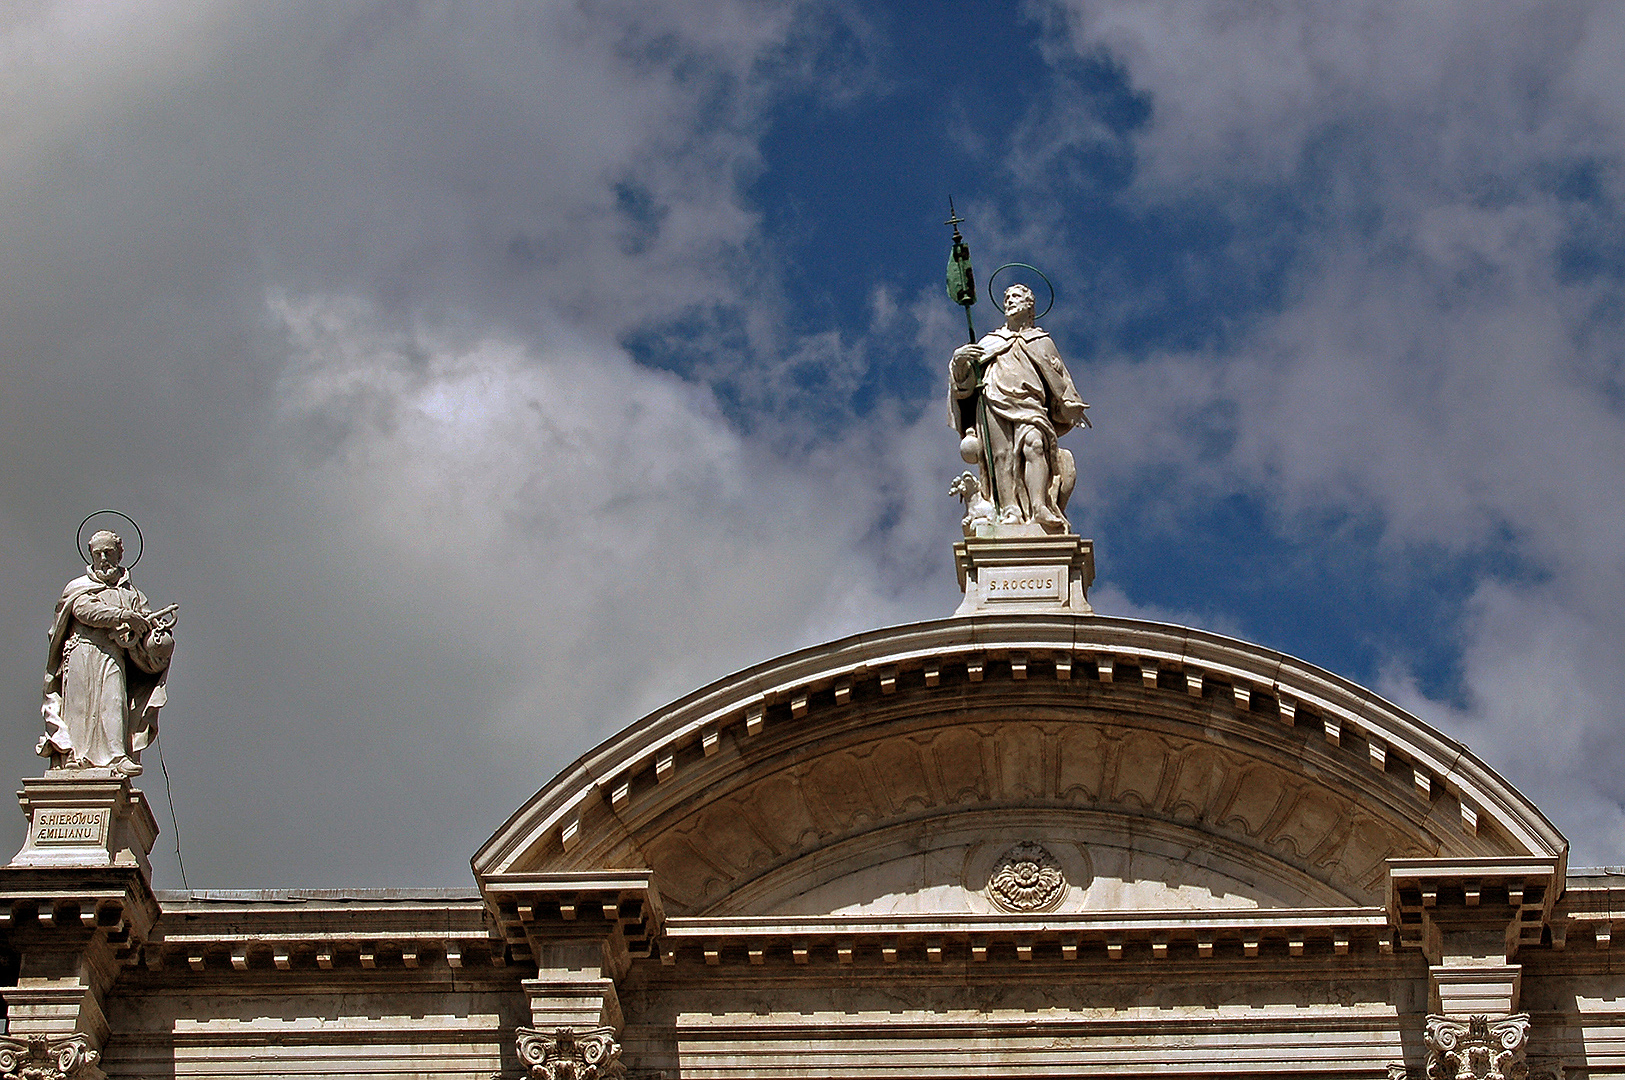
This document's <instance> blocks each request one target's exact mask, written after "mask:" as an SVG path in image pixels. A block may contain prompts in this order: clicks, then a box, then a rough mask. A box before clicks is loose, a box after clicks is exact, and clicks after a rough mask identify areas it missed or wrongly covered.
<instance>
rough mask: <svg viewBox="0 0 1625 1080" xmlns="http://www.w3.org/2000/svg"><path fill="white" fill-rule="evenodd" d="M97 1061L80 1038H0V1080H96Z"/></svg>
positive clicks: (88, 1042) (99, 1074)
mask: <svg viewBox="0 0 1625 1080" xmlns="http://www.w3.org/2000/svg"><path fill="white" fill-rule="evenodd" d="M100 1059H101V1054H100V1052H98V1051H97V1050H96V1049H95V1048H93V1047H92V1046H91V1045H90V1040H89V1039H87V1038H86V1037H85V1036H83V1035H68V1036H65V1037H63V1038H60V1039H52V1038H48V1037H46V1036H44V1035H30V1036H29V1037H28V1038H27V1039H26V1040H24V1039H11V1038H4V1037H0V1080H97V1078H98V1077H100V1076H101V1075H102V1071H101V1069H99V1068H97V1067H96V1062H97V1061H99V1060H100Z"/></svg>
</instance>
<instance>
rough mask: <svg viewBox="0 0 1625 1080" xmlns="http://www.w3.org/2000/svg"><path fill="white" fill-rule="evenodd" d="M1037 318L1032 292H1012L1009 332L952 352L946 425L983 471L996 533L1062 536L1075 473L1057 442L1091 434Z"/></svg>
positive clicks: (1015, 288) (1007, 307)
mask: <svg viewBox="0 0 1625 1080" xmlns="http://www.w3.org/2000/svg"><path fill="white" fill-rule="evenodd" d="M1033 310H1034V304H1033V292H1032V290H1031V289H1029V288H1027V286H1025V285H1012V286H1010V288H1008V289H1006V290H1005V291H1004V318H1005V323H1004V326H1002V327H1000V328H999V329H997V330H995V331H993V332H992V333H991V334H988V335H987V336H986V337H984V338H982V340H981V341H978V342H977V343H975V344H974V345H963V346H961V347H960V348H959V349H958V350H956V351H955V352H954V355H953V359H952V360H951V361H950V362H949V365H948V379H949V399H948V412H949V423H951V424H952V425H953V427H954V430H955V431H957V432H959V434H960V436H961V438H962V441H961V443H960V454H961V456H963V457H964V459H965V460H966V461H967V462H969V463H978V462H979V463H980V464H981V474H982V475H981V477H980V478H979V487H980V491H981V494H982V495H983V496H990V497H991V502H992V504H993V506H994V507H995V508H996V512H997V522H996V528H995V529H994V531H997V532H1003V531H1009V532H1012V533H1017V534H1019V533H1024V532H1029V531H1030V532H1044V533H1065V532H1068V531H1070V529H1071V526H1070V525H1069V524H1068V523H1067V520H1066V502H1067V499H1068V498H1070V497H1071V495H1072V488H1073V486H1074V485H1075V484H1076V482H1077V466H1076V465H1075V464H1074V462H1073V459H1072V454H1071V452H1070V451H1068V450H1065V449H1063V448H1062V447H1061V446H1060V444H1059V443H1058V442H1057V439H1058V438H1059V437H1060V436H1061V435H1064V434H1066V433H1067V432H1068V431H1070V430H1072V428H1073V427H1074V426H1076V425H1078V424H1080V423H1081V424H1083V425H1084V426H1085V427H1087V426H1089V419H1088V417H1087V416H1086V415H1085V414H1084V410H1085V409H1087V408H1088V407H1089V406H1088V405H1087V404H1086V403H1085V402H1084V401H1083V400H1082V399H1081V398H1079V397H1078V391H1077V389H1076V388H1075V387H1074V386H1073V385H1072V376H1071V375H1069V374H1068V373H1067V370H1066V365H1065V364H1064V363H1062V362H1061V356H1060V354H1059V353H1058V352H1056V350H1055V343H1054V342H1053V341H1052V340H1051V339H1050V336H1049V335H1048V334H1046V333H1044V331H1042V330H1040V329H1039V328H1038V327H1036V326H1034V325H1033ZM971 520H972V518H971V515H970V514H969V513H968V512H967V517H966V521H967V522H970V521H971ZM1022 526H1028V528H1022ZM966 527H967V531H968V530H969V529H970V526H969V525H967V526H966Z"/></svg>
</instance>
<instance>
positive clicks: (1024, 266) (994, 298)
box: [987, 263, 1055, 322]
mask: <svg viewBox="0 0 1625 1080" xmlns="http://www.w3.org/2000/svg"><path fill="white" fill-rule="evenodd" d="M1010 269H1021V270H1031V271H1032V272H1033V273H1035V274H1037V275H1038V276H1039V277H1041V278H1044V285H1045V286H1046V287H1047V288H1048V289H1049V303H1048V304H1047V305H1045V307H1044V310H1043V311H1040V312H1039V313H1038V314H1036V315H1034V316H1033V320H1034V321H1035V322H1036V321H1037V320H1039V319H1042V318H1043V317H1044V316H1045V315H1048V314H1049V309H1050V308H1052V307H1054V306H1055V286H1054V285H1051V284H1050V280H1049V278H1047V277H1044V271H1042V270H1040V269H1039V268H1038V267H1036V266H1032V265H1030V264H1028V263H1005V264H1004V265H1003V266H1001V267H999V268H998V269H997V270H995V271H993V274H992V276H991V277H989V278H988V279H987V299H988V302H989V303H991V304H992V305H993V306H994V307H995V308H998V309H999V310H1001V311H1002V310H1004V305H1003V304H1001V303H999V298H998V295H997V294H996V293H994V291H993V283H994V282H995V281H997V280H998V277H999V275H1000V274H1002V273H1004V272H1005V271H1006V270H1010Z"/></svg>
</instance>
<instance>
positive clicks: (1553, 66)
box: [1068, 2, 1625, 863]
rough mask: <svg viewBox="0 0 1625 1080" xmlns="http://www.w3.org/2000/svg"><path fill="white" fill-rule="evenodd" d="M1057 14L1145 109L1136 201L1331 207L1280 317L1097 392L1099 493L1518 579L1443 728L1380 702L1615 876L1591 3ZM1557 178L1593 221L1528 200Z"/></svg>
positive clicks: (1619, 518)
mask: <svg viewBox="0 0 1625 1080" xmlns="http://www.w3.org/2000/svg"><path fill="white" fill-rule="evenodd" d="M1069 11H1070V17H1069V20H1068V29H1069V31H1070V34H1071V37H1070V40H1071V43H1072V45H1073V47H1074V48H1076V49H1079V50H1081V51H1084V52H1086V53H1087V52H1090V51H1092V50H1097V49H1104V50H1106V51H1108V52H1109V54H1110V55H1111V56H1112V57H1114V58H1115V59H1116V60H1117V61H1118V62H1119V63H1121V64H1123V65H1124V67H1125V69H1126V71H1127V74H1128V76H1129V78H1130V80H1131V82H1132V83H1133V85H1134V86H1135V87H1136V88H1138V89H1139V90H1140V91H1141V92H1143V93H1146V94H1149V95H1150V97H1151V109H1152V121H1151V123H1150V125H1149V126H1148V127H1147V129H1146V130H1144V131H1143V132H1142V133H1141V134H1139V135H1138V136H1137V137H1136V140H1135V147H1136V150H1137V152H1138V153H1139V154H1140V155H1141V158H1142V165H1143V169H1142V172H1141V175H1140V182H1139V184H1138V185H1137V186H1136V188H1135V189H1134V191H1133V193H1132V196H1131V197H1132V198H1134V199H1137V200H1141V203H1142V205H1145V206H1150V207H1155V206H1159V205H1166V204H1168V203H1170V202H1181V201H1183V202H1182V205H1186V206H1189V205H1192V204H1193V202H1204V201H1205V202H1208V203H1210V204H1211V205H1212V206H1213V207H1214V208H1215V209H1216V210H1217V211H1218V212H1224V210H1225V208H1226V207H1234V206H1242V205H1245V204H1246V202H1247V200H1248V199H1250V198H1252V197H1253V195H1252V193H1253V192H1255V191H1257V190H1258V188H1259V186H1260V185H1274V186H1275V188H1276V190H1278V191H1284V192H1286V193H1287V194H1288V195H1290V196H1291V197H1295V198H1301V199H1305V200H1317V201H1318V203H1317V204H1318V205H1321V206H1323V207H1327V208H1329V211H1328V212H1327V213H1325V214H1324V216H1323V218H1321V219H1319V223H1317V224H1315V225H1312V226H1310V228H1311V230H1312V231H1311V232H1310V233H1309V234H1308V235H1306V236H1305V237H1303V238H1302V243H1303V250H1302V253H1301V255H1300V258H1299V260H1298V262H1297V264H1296V266H1295V268H1294V272H1293V278H1292V283H1291V286H1290V288H1289V289H1288V290H1287V292H1286V298H1285V301H1284V305H1283V308H1282V310H1281V311H1279V312H1278V313H1275V314H1270V315H1266V316H1265V317H1264V318H1263V319H1262V320H1261V321H1260V322H1259V323H1258V324H1257V326H1256V328H1255V329H1254V330H1253V331H1252V332H1250V333H1248V334H1246V335H1244V338H1243V340H1242V341H1241V342H1240V343H1238V344H1237V345H1235V346H1234V347H1232V348H1229V349H1227V350H1225V351H1224V352H1222V353H1219V354H1216V355H1195V356H1158V357H1153V358H1150V359H1149V360H1146V361H1140V362H1119V363H1116V364H1111V365H1107V366H1105V367H1104V368H1100V369H1097V372H1096V375H1097V378H1099V379H1100V380H1101V381H1102V382H1103V384H1104V385H1102V386H1101V387H1100V389H1098V390H1097V391H1095V393H1096V395H1097V400H1099V401H1100V402H1101V403H1102V407H1101V408H1100V409H1099V410H1098V411H1099V413H1100V414H1101V416H1102V417H1104V418H1109V419H1108V422H1107V423H1104V424H1102V425H1101V427H1100V428H1099V429H1097V431H1098V437H1099V438H1100V439H1101V440H1102V443H1103V446H1102V449H1101V452H1100V455H1099V456H1100V458H1101V459H1102V460H1104V461H1105V462H1107V463H1108V464H1107V466H1106V467H1107V468H1108V469H1114V470H1116V475H1117V476H1119V477H1121V476H1123V475H1125V474H1133V473H1134V471H1135V470H1139V469H1145V468H1148V467H1153V466H1157V467H1164V468H1166V467H1168V466H1175V467H1176V469H1175V471H1174V472H1172V473H1170V475H1176V476H1183V485H1184V486H1183V489H1182V490H1175V491H1172V492H1170V493H1169V500H1170V503H1171V505H1172V506H1173V507H1175V509H1171V510H1170V514H1177V513H1178V510H1177V507H1178V506H1179V505H1180V504H1181V503H1182V502H1189V501H1190V500H1202V499H1208V498H1212V497H1216V496H1218V497H1222V496H1224V495H1225V494H1227V493H1230V492H1237V491H1243V492H1249V493H1262V494H1263V495H1264V496H1265V497H1266V498H1267V499H1268V500H1269V502H1270V504H1271V505H1273V506H1275V507H1276V508H1278V510H1279V511H1280V512H1281V513H1282V515H1283V518H1282V521H1281V527H1282V528H1285V529H1295V528H1305V527H1312V523H1313V522H1314V521H1315V520H1317V517H1316V515H1319V514H1324V513H1327V512H1331V513H1338V512H1345V513H1356V514H1371V513H1375V514H1377V515H1379V517H1380V520H1381V521H1382V522H1383V524H1384V527H1385V535H1384V538H1383V541H1382V542H1383V544H1384V547H1385V549H1386V552H1387V557H1388V558H1389V559H1393V560H1403V559H1405V558H1406V557H1408V555H1410V554H1411V553H1414V552H1417V551H1444V552H1449V553H1453V554H1457V555H1466V556H1474V555H1482V554H1485V553H1499V554H1502V555H1504V556H1507V557H1509V558H1510V559H1512V560H1514V561H1516V562H1517V563H1518V564H1519V565H1520V566H1521V567H1522V568H1523V574H1532V575H1533V576H1534V580H1533V581H1527V580H1524V577H1523V574H1520V575H1519V576H1514V577H1506V576H1504V575H1503V576H1501V577H1497V576H1496V575H1495V574H1494V573H1492V572H1489V571H1485V572H1484V576H1483V577H1482V579H1481V580H1480V581H1479V583H1478V587H1477V591H1476V594H1475V596H1474V598H1473V600H1472V603H1471V606H1470V608H1469V612H1468V613H1469V616H1470V617H1469V619H1468V621H1467V624H1466V625H1467V631H1466V633H1467V637H1466V639H1465V640H1464V641H1463V642H1461V645H1460V648H1461V652H1460V656H1461V662H1462V668H1463V672H1464V677H1465V682H1466V694H1467V699H1468V700H1467V704H1466V707H1465V708H1452V707H1449V706H1446V705H1444V704H1442V703H1439V702H1433V701H1429V700H1428V699H1427V698H1426V697H1425V696H1423V695H1422V694H1421V693H1420V692H1419V691H1418V690H1417V689H1416V686H1415V683H1414V680H1413V679H1412V677H1411V675H1410V673H1409V671H1408V669H1407V668H1406V666H1405V663H1404V659H1403V658H1402V657H1399V658H1395V662H1394V665H1393V667H1392V669H1391V670H1390V672H1389V674H1388V676H1387V677H1386V679H1385V689H1386V690H1387V692H1389V693H1392V694H1394V695H1395V696H1397V697H1399V698H1400V699H1402V701H1404V702H1405V703H1407V704H1409V705H1410V706H1411V707H1413V708H1415V709H1416V710H1417V711H1418V712H1420V713H1422V714H1423V715H1424V716H1426V717H1428V718H1430V719H1433V720H1435V721H1436V722H1438V723H1440V724H1441V725H1442V726H1443V727H1445V728H1446V729H1447V730H1450V731H1452V732H1453V733H1455V734H1457V735H1459V736H1461V737H1463V738H1464V739H1465V740H1466V741H1467V742H1468V743H1469V744H1470V745H1472V746H1474V747H1475V748H1476V749H1478V750H1479V751H1481V752H1482V754H1483V755H1484V756H1485V757H1486V758H1487V759H1488V760H1489V761H1490V762H1491V763H1492V764H1494V765H1495V766H1497V767H1498V768H1500V769H1502V770H1503V771H1504V772H1505V773H1507V774H1508V775H1509V776H1510V777H1511V778H1512V779H1513V780H1514V781H1515V782H1518V783H1520V784H1522V785H1524V786H1525V788H1526V789H1527V791H1528V793H1529V794H1531V795H1532V796H1535V797H1536V798H1537V799H1538V800H1540V801H1541V802H1542V803H1543V804H1544V805H1545V807H1546V809H1547V810H1548V811H1549V812H1550V813H1551V814H1552V816H1553V817H1554V818H1556V820H1557V822H1558V824H1559V826H1560V827H1562V828H1565V829H1566V830H1567V831H1568V833H1569V835H1570V838H1571V839H1572V840H1573V841H1575V843H1576V847H1577V850H1576V861H1577V862H1582V863H1583V862H1587V861H1592V862H1597V861H1612V862H1618V861H1620V860H1621V858H1622V857H1625V832H1622V831H1621V829H1620V828H1619V825H1620V821H1621V816H1622V815H1621V811H1620V806H1621V798H1622V796H1625V790H1622V788H1621V785H1619V784H1618V783H1617V782H1616V781H1615V780H1614V778H1613V775H1612V774H1613V772H1614V771H1615V770H1614V769H1613V765H1612V763H1613V762H1614V761H1615V760H1617V753H1618V750H1619V749H1620V744H1621V739H1622V736H1625V711H1622V710H1621V707H1620V705H1619V702H1620V701H1621V700H1625V698H1622V697H1621V694H1620V691H1621V690H1622V689H1625V687H1622V686H1621V685H1620V678H1621V677H1620V674H1619V670H1618V664H1617V663H1616V662H1615V659H1616V658H1617V654H1618V648H1619V643H1620V642H1621V641H1622V640H1625V616H1622V615H1621V614H1620V613H1621V612H1622V611H1625V560H1622V559H1621V557H1620V556H1619V554H1618V550H1619V537H1620V536H1621V535H1625V491H1622V489H1621V487H1620V485H1619V483H1618V479H1617V476H1618V471H1619V468H1620V465H1621V463H1625V415H1622V410H1621V409H1620V406H1619V395H1618V390H1617V388H1618V386H1619V385H1620V378H1621V373H1622V371H1625V368H1622V361H1621V353H1620V351H1619V350H1618V349H1617V347H1615V346H1614V345H1613V344H1612V343H1611V340H1610V337H1611V335H1610V333H1609V327H1610V326H1611V325H1613V324H1610V323H1607V322H1606V321H1603V322H1599V318H1603V319H1606V315H1604V316H1599V314H1598V312H1599V310H1601V311H1604V312H1606V310H1607V305H1608V304H1615V305H1617V304H1618V303H1619V301H1620V299H1621V297H1620V288H1619V283H1618V281H1617V279H1610V278H1606V277H1603V278H1598V279H1595V280H1578V279H1575V278H1573V277H1566V276H1565V275H1564V274H1563V273H1562V271H1561V258H1562V255H1563V245H1565V244H1567V243H1571V242H1572V241H1573V237H1574V233H1575V227H1576V225H1577V223H1580V222H1584V221H1585V220H1586V219H1587V218H1586V216H1587V215H1595V214H1602V215H1604V218H1605V220H1606V221H1608V222H1611V223H1613V225H1614V227H1616V228H1617V223H1618V216H1619V209H1618V205H1617V203H1609V202H1607V199H1608V197H1609V195H1608V193H1609V192H1613V193H1617V192H1619V191H1621V190H1622V188H1621V186H1620V171H1619V164H1620V162H1621V160H1622V159H1625V132H1622V128H1621V124H1620V121H1621V116H1622V114H1621V111H1620V108H1619V105H1618V97H1617V95H1615V96H1612V97H1611V96H1610V94H1609V93H1608V92H1607V91H1606V90H1605V89H1604V87H1612V86H1613V85H1615V84H1617V82H1618V80H1619V78H1620V72H1621V65H1620V64H1619V62H1618V57H1619V56H1620V55H1621V53H1620V52H1619V51H1617V49H1615V50H1614V51H1612V52H1607V51H1606V50H1607V49H1608V48H1609V47H1610V46H1609V44H1608V43H1610V42H1614V43H1617V42H1618V40H1619V34H1620V32H1621V19H1620V16H1619V9H1618V8H1617V7H1610V6H1607V5H1598V6H1586V5H1569V6H1566V7H1563V8H1560V9H1553V8H1550V7H1544V6H1543V7H1525V6H1501V7H1485V6H1483V5H1476V4H1463V5H1451V4H1419V5H1393V4H1338V5H1303V6H1284V7H1283V6H1276V5H1271V6H1261V5H1237V4H1230V3H1218V2H1215V3H1210V4H1178V5H1163V4H1152V3H1134V4H1128V3H1125V4H1093V3H1091V4H1078V5H1074V6H1073V7H1072V8H1071V9H1069ZM1605 57H1606V58H1605ZM1317 154H1319V155H1322V156H1321V158H1320V159H1319V162H1318V165H1317V169H1318V170H1319V171H1316V169H1310V168H1307V164H1308V163H1309V162H1310V161H1312V160H1314V159H1315V155H1317ZM1582 164H1584V165H1585V167H1587V168H1591V169H1593V170H1595V171H1596V172H1597V175H1598V176H1599V177H1600V179H1601V181H1602V192H1603V194H1602V198H1603V202H1602V203H1601V204H1600V208H1598V207H1597V206H1592V207H1584V206H1577V205H1575V204H1574V203H1572V202H1571V201H1565V200H1564V199H1563V198H1561V197H1560V196H1559V195H1558V194H1556V193H1555V191H1554V186H1555V181H1554V177H1561V176H1562V175H1564V174H1565V172H1567V171H1570V170H1573V169H1575V168H1577V167H1579V166H1580V165H1582ZM1328 178H1329V179H1328ZM1356 185H1358V187H1356ZM1373 211H1375V212H1374V213H1373ZM1362 212H1364V213H1365V216H1363V217H1362V216H1361V215H1362ZM1604 302H1605V303H1604ZM1198 417H1205V418H1207V420H1208V422H1207V423H1198V422H1192V423H1189V424H1181V423H1180V422H1179V418H1198ZM1215 428H1216V429H1217V430H1218V431H1219V432H1220V433H1221V434H1222V435H1223V436H1224V438H1222V439H1219V440H1217V441H1215V440H1213V439H1210V438H1207V436H1208V435H1210V434H1212V433H1213V431H1214V430H1215ZM1114 431H1115V432H1116V434H1114ZM1215 446H1218V447H1220V449H1217V450H1216V449H1215ZM1099 482H1100V483H1104V484H1110V483H1112V482H1114V481H1113V479H1112V477H1111V476H1107V477H1106V478H1104V479H1102V480H1100V481H1099ZM1350 602H1351V603H1361V602H1363V598H1360V597H1351V598H1350ZM1372 618H1373V619H1377V620H1380V619H1381V618H1382V613H1381V612H1380V611H1373V612H1372Z"/></svg>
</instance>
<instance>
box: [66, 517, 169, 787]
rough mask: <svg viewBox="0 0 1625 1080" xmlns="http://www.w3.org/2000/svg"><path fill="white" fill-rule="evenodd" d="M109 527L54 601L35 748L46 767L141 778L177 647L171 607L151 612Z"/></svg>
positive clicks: (92, 540) (121, 544) (96, 538)
mask: <svg viewBox="0 0 1625 1080" xmlns="http://www.w3.org/2000/svg"><path fill="white" fill-rule="evenodd" d="M123 560H124V542H123V541H122V540H120V539H119V537H118V535H117V534H116V533H111V532H106V531H103V532H98V533H96V534H95V535H94V536H92V537H91V538H90V565H89V566H87V567H85V576H84V577H80V578H74V579H73V580H72V581H70V582H68V586H67V588H65V589H64V590H63V591H62V599H61V600H58V601H57V605H56V619H55V620H54V621H53V622H52V624H51V651H50V654H49V656H48V658H47V659H46V663H45V705H44V708H43V709H42V710H41V712H42V713H43V714H44V717H45V734H44V735H43V736H42V737H41V738H40V741H39V745H38V746H36V747H35V748H34V749H35V752H36V753H38V754H40V755H42V756H45V757H49V758H50V759H51V766H52V768H58V769H108V770H111V771H112V773H113V775H115V776H121V777H125V776H139V775H140V774H141V751H142V750H144V749H145V748H146V747H147V746H148V745H149V744H150V743H151V742H152V740H153V738H154V737H155V736H156V735H157V731H158V710H159V709H161V708H162V707H163V705H164V702H165V701H166V700H167V698H166V695H165V693H164V681H165V679H166V678H167V677H168V675H169V658H170V655H171V654H172V653H174V651H175V637H174V635H173V634H172V633H171V631H172V630H173V629H174V626H175V610H176V607H177V605H175V604H171V605H169V606H168V607H166V608H160V609H159V610H157V611H153V610H152V608H151V607H150V606H149V605H148V603H147V598H146V597H145V596H143V595H142V594H141V592H140V590H138V589H137V588H136V587H135V586H134V585H132V584H130V572H129V571H128V570H126V569H125V568H124V567H123V566H122V565H121V564H122V562H123Z"/></svg>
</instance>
